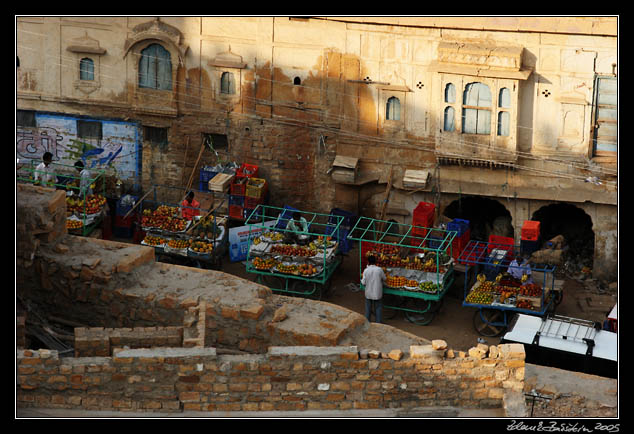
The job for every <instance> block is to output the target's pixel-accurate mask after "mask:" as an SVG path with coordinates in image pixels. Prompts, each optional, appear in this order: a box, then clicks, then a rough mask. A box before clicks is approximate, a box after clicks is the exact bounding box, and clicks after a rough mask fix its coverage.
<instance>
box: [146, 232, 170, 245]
mask: <svg viewBox="0 0 634 434" xmlns="http://www.w3.org/2000/svg"><path fill="white" fill-rule="evenodd" d="M167 241H168V240H167V238H165V237H163V236H162V235H161V234H160V233H158V232H148V233H147V234H146V235H145V238H143V241H141V244H142V245H144V246H150V247H154V248H158V249H162V248H164V247H165V244H166V243H167Z"/></svg>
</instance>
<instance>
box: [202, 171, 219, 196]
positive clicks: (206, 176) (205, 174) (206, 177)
mask: <svg viewBox="0 0 634 434" xmlns="http://www.w3.org/2000/svg"><path fill="white" fill-rule="evenodd" d="M218 173H220V172H214V171H213V170H205V168H202V169H200V185H199V187H200V188H199V190H200V191H209V181H211V180H212V179H213V178H214V176H216V175H217V174H218Z"/></svg>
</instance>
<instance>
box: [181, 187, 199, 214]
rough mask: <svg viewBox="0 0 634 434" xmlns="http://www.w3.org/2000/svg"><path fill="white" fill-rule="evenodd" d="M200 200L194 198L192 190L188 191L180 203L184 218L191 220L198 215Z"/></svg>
mask: <svg viewBox="0 0 634 434" xmlns="http://www.w3.org/2000/svg"><path fill="white" fill-rule="evenodd" d="M198 208H200V202H198V201H197V200H196V199H194V192H193V191H190V192H189V193H188V194H187V196H186V197H185V200H183V203H182V204H181V215H182V216H183V218H184V219H185V220H191V219H192V218H194V216H199V215H200V210H199V209H198Z"/></svg>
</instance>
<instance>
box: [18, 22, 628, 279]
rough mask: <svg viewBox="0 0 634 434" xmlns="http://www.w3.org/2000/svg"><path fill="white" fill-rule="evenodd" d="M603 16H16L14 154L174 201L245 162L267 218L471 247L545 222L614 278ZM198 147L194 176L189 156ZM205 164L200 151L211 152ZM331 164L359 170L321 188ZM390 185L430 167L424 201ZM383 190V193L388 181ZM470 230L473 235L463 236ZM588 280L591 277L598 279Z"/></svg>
mask: <svg viewBox="0 0 634 434" xmlns="http://www.w3.org/2000/svg"><path fill="white" fill-rule="evenodd" d="M617 25H618V19H617V17H402V18H401V17H270V16H266V17H216V16H209V17H197V16H168V17H140V16H134V17H124V16H120V17H118V16H114V17H78V16H72V17H35V16H33V17H32V16H28V17H26V16H25V17H17V18H16V54H17V59H16V62H17V65H16V101H17V107H16V108H17V117H16V119H17V126H16V153H17V155H18V158H25V159H33V160H40V159H41V156H42V154H43V153H44V152H46V151H50V152H52V153H53V155H54V159H55V161H59V162H65V163H69V164H72V162H73V161H74V160H75V159H77V158H78V156H82V155H86V154H85V152H86V148H85V147H83V148H82V147H81V146H80V145H78V143H89V144H91V149H90V151H91V153H90V155H89V156H88V157H87V158H88V159H89V160H90V162H91V165H92V166H95V167H106V166H107V167H111V168H115V169H116V171H117V174H118V175H119V176H121V177H122V178H124V179H126V180H129V181H130V183H131V184H135V185H140V186H141V187H142V188H148V187H150V186H152V185H156V184H159V185H175V186H181V185H183V184H184V183H185V181H186V180H187V179H188V177H189V175H190V173H191V171H192V170H193V169H197V168H199V167H200V166H201V165H202V164H215V162H216V161H217V158H218V157H217V156H216V153H217V155H218V156H219V157H220V158H222V159H223V160H235V161H239V162H246V163H251V164H256V165H258V166H259V167H260V170H261V175H262V177H264V178H266V179H267V180H268V181H269V183H270V186H271V188H270V190H271V192H272V196H271V199H272V204H273V205H278V206H282V205H285V204H288V205H292V206H296V207H301V208H302V209H309V210H314V211H324V212H328V210H330V209H331V208H333V207H338V208H343V209H346V210H350V211H352V212H354V213H356V214H364V215H370V216H377V217H378V215H379V214H380V210H381V206H382V200H383V197H384V194H385V190H386V185H387V184H388V181H391V183H390V184H391V185H392V191H391V193H390V196H389V204H388V206H387V209H386V219H393V220H395V221H398V222H403V223H409V222H411V218H412V210H413V209H414V207H415V206H416V204H417V203H418V202H420V201H427V202H434V203H435V204H436V207H437V210H438V221H440V220H441V219H442V218H466V219H469V220H471V221H472V222H473V223H474V228H473V229H474V233H475V236H479V237H481V238H483V239H485V238H486V236H487V234H488V233H492V232H497V233H498V234H500V235H507V234H510V235H511V236H514V237H515V239H516V240H519V233H520V230H521V226H522V224H523V222H524V221H525V220H533V219H538V220H540V221H541V222H542V232H543V233H542V235H543V237H544V238H548V237H549V236H554V235H557V234H559V233H564V235H565V236H566V238H567V240H568V241H570V242H572V241H573V240H576V239H581V238H583V239H587V240H588V244H589V245H590V246H591V247H590V248H591V256H592V259H593V262H592V264H591V265H592V268H593V269H594V271H595V273H596V274H597V275H600V274H603V275H604V277H610V276H615V275H616V269H617V265H618V260H617V255H618V249H617V245H618V242H617V240H618V233H617V214H618V210H617V150H618V146H617V138H618V123H617V117H616V113H617V111H618V107H617V105H616V95H617V89H618V87H617V77H618V74H617V63H618V51H617V46H618V45H617V44H618V33H617ZM202 143H211V144H212V145H213V148H214V149H213V150H212V149H211V148H210V147H209V146H206V147H205V151H204V153H203V154H202V156H203V157H202V162H201V163H200V164H199V165H198V166H197V167H194V166H195V163H196V161H197V156H198V154H199V149H200V146H201V144H202ZM214 151H215V152H214ZM337 157H351V158H353V159H354V160H355V161H356V162H357V172H356V177H355V178H354V179H353V180H352V181H342V180H340V179H336V178H333V175H332V174H333V170H332V169H333V163H334V162H335V161H336V158H337ZM405 170H419V171H427V172H428V173H429V178H428V179H427V183H426V184H425V185H423V186H421V187H419V188H407V187H406V186H405V185H404V184H403V175H404V172H405ZM389 177H391V178H390V179H388V178H389ZM476 223H477V225H476ZM599 277H601V276H599Z"/></svg>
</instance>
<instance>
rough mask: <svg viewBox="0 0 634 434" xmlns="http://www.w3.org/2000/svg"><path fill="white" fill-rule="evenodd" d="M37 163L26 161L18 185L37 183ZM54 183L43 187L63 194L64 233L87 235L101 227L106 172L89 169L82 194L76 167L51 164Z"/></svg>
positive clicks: (18, 177)
mask: <svg viewBox="0 0 634 434" xmlns="http://www.w3.org/2000/svg"><path fill="white" fill-rule="evenodd" d="M38 164H39V162H37V161H34V160H29V163H28V164H25V165H24V166H21V167H20V169H19V170H18V171H17V181H18V182H27V183H36V181H35V176H34V175H35V168H36V166H37V165H38ZM51 167H52V168H53V175H54V176H55V181H53V182H51V183H48V184H46V186H48V187H51V188H55V189H58V190H66V229H67V230H68V232H69V233H71V234H74V235H82V236H86V235H89V234H90V233H91V232H92V231H93V230H95V229H96V228H98V227H100V225H101V223H102V222H103V218H104V215H105V211H106V197H105V188H106V183H105V172H104V171H103V170H98V169H90V171H89V173H90V179H88V180H87V183H88V185H89V186H90V191H81V189H80V181H81V177H80V172H79V171H78V170H77V169H76V168H75V166H69V165H66V164H61V163H51Z"/></svg>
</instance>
